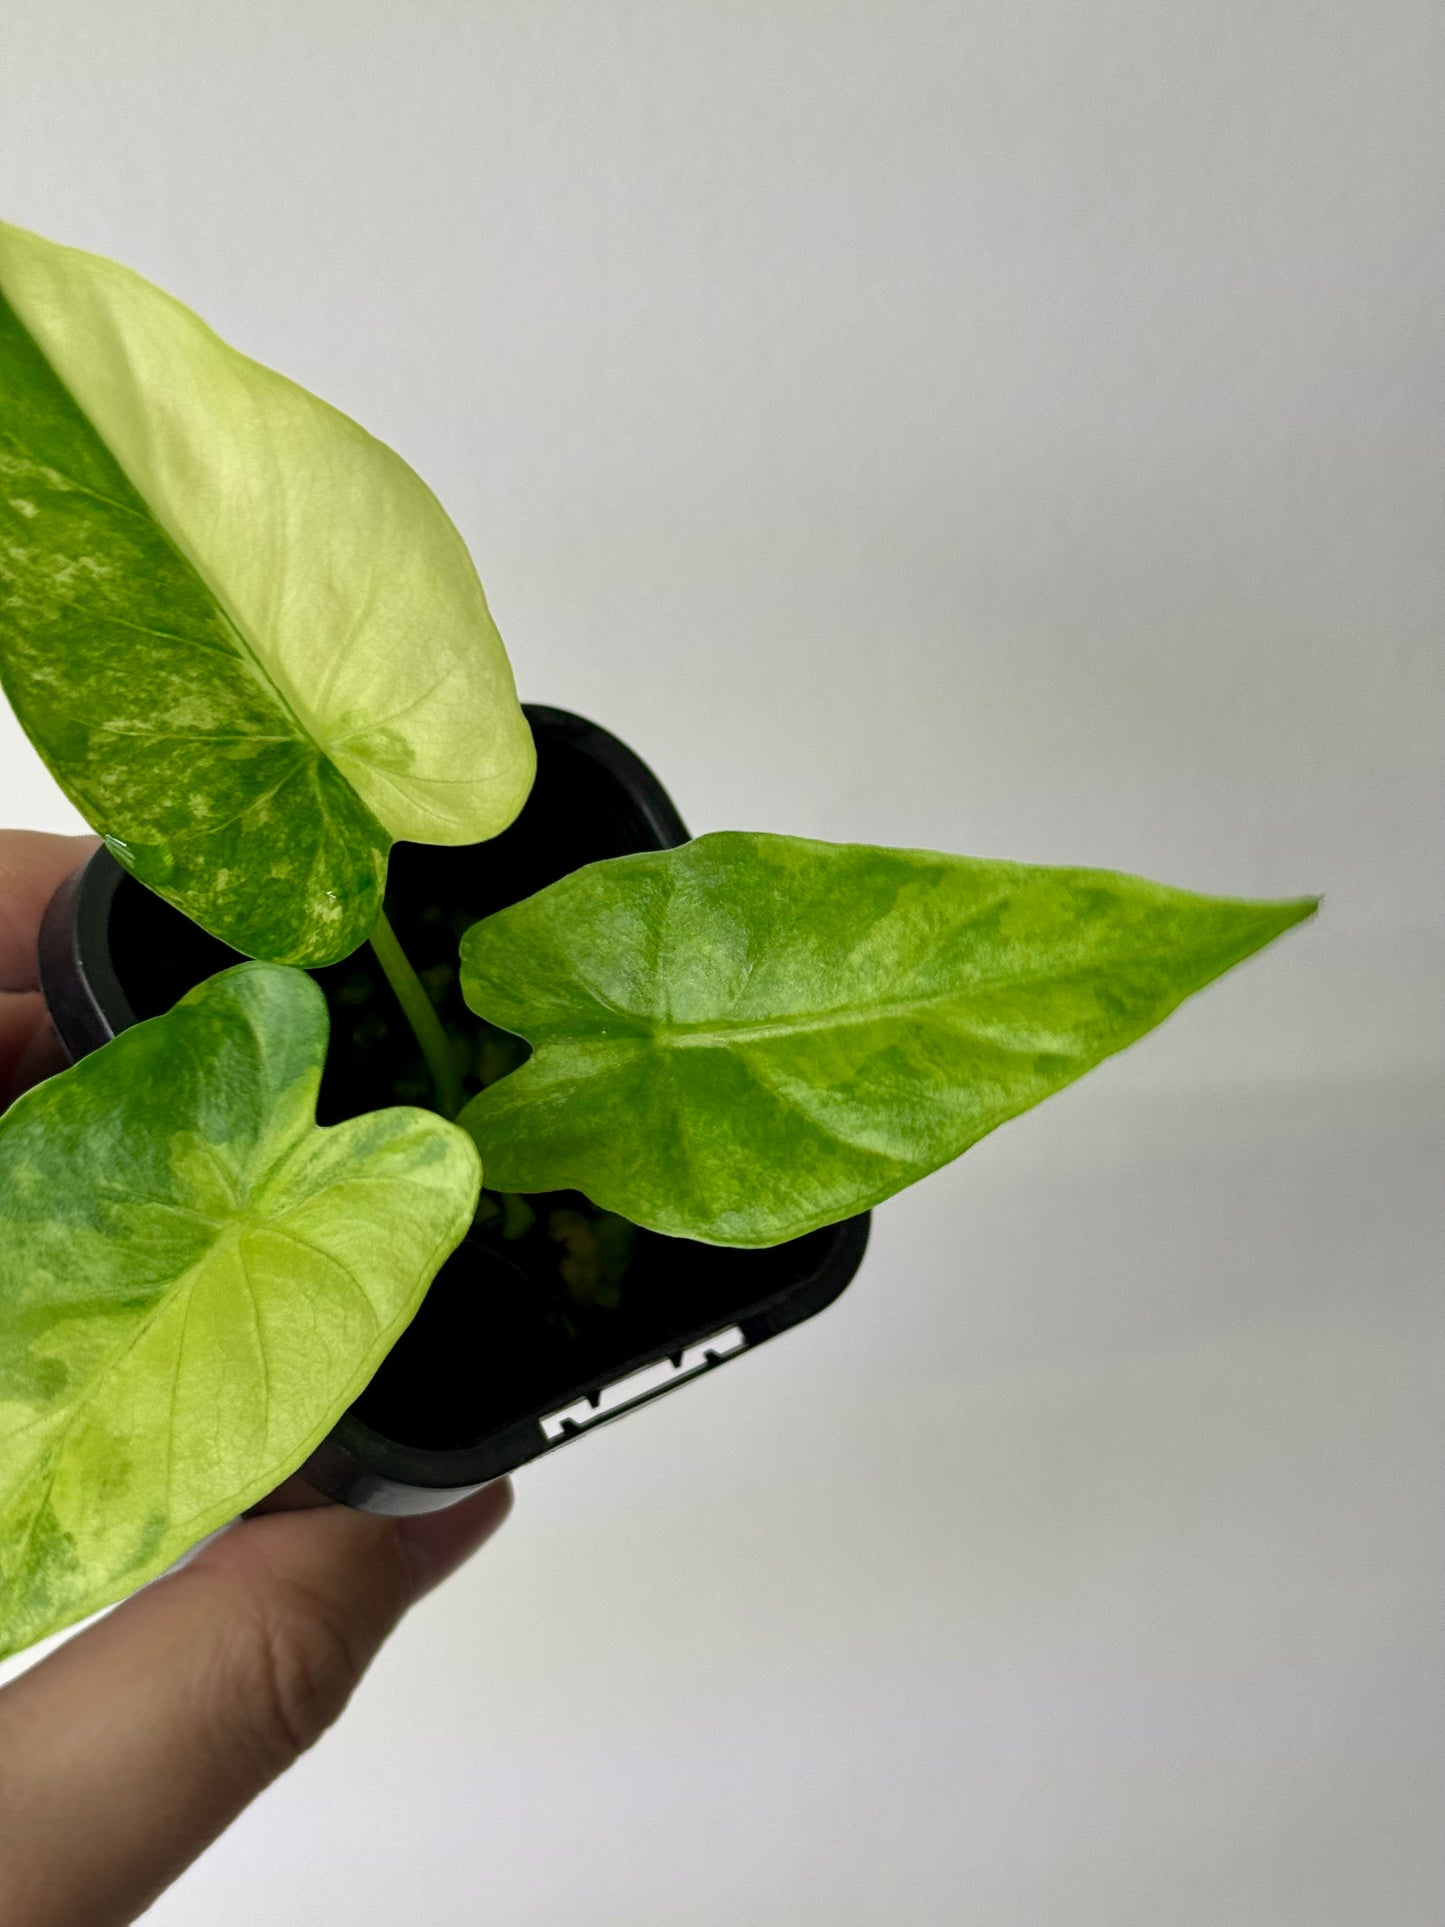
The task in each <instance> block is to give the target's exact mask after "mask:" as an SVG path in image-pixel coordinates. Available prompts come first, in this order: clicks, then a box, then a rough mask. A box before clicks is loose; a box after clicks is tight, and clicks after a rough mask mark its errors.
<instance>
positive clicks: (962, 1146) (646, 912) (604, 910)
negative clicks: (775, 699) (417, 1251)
mask: <svg viewBox="0 0 1445 1927" xmlns="http://www.w3.org/2000/svg"><path fill="white" fill-rule="evenodd" d="M1313 908H1314V904H1313V901H1312V900H1309V901H1299V902H1291V903H1251V902H1240V901H1236V900H1234V899H1231V898H1225V897H1201V896H1194V895H1192V894H1190V893H1189V892H1186V891H1183V890H1170V889H1166V888H1165V887H1164V886H1163V885H1162V884H1157V883H1145V882H1143V881H1141V880H1139V879H1138V878H1134V877H1125V876H1116V875H1113V874H1111V873H1109V872H1106V871H1099V870H1073V869H1042V868H1034V867H1031V866H1028V865H1025V864H1019V863H987V862H979V861H974V860H972V859H970V858H967V857H956V856H935V855H931V854H929V853H927V852H924V851H916V850H877V849H868V848H864V847H861V846H858V845H846V844H845V845H838V844H828V843H813V842H805V841H803V840H801V839H799V838H793V837H781V836H754V835H744V834H738V833H729V834H725V835H719V836H704V837H700V838H698V840H697V841H696V842H693V843H688V844H684V845H683V846H682V847H681V848H680V849H676V850H667V851H661V852H658V853H656V854H648V855H645V856H631V857H622V858H620V859H617V860H615V861H612V862H608V863H596V864H592V865H590V866H589V867H588V868H586V869H583V870H578V871H577V872H575V873H574V874H573V875H571V876H568V877H564V878H563V879H562V880H561V882H559V883H555V884H553V885H552V886H551V887H550V888H549V889H546V890H543V891H541V892H540V893H539V894H538V895H536V896H534V897H530V898H528V899H527V901H526V902H524V903H519V904H517V905H515V906H514V907H513V908H511V909H509V910H504V911H502V912H500V914H498V915H496V916H493V917H489V918H487V919H486V921H485V922H483V923H480V924H477V925H475V926H474V927H473V929H471V930H470V931H469V932H468V934H467V936H466V938H465V939H464V942H463V977H462V981H463V988H464V990H465V993H466V997H467V1001H468V1002H469V1003H470V1005H471V1006H472V1008H473V1009H474V1010H475V1011H477V1012H478V1013H479V1014H480V1015H481V1016H483V1017H485V1018H487V1019H489V1020H490V1021H491V1022H492V1023H494V1024H498V1025H500V1026H501V1027H502V1028H503V1029H504V1030H508V1031H513V1032H515V1033H517V1034H518V1035H519V1036H522V1037H525V1038H526V1039H527V1040H528V1041H529V1042H530V1043H531V1044H533V1045H534V1046H535V1054H534V1055H533V1056H532V1057H531V1058H530V1059H529V1061H528V1062H527V1063H526V1064H524V1065H523V1066H522V1068H521V1069H520V1070H517V1071H514V1072H512V1074H511V1075H510V1076H508V1077H505V1078H503V1079H502V1080H501V1081H500V1082H499V1083H497V1084H494V1085H492V1086H491V1087H490V1088H489V1089H487V1090H485V1091H483V1092H482V1093H481V1095H480V1096H479V1097H476V1098H474V1099H473V1100H472V1102H471V1104H470V1105H469V1106H468V1107H467V1109H466V1110H465V1111H464V1112H463V1113H462V1116H461V1118H460V1120H459V1122H461V1123H462V1124H463V1125H464V1126H465V1127H466V1128H467V1129H468V1130H469V1131H470V1132H471V1133H472V1135H473V1136H474V1137H475V1139H476V1141H477V1143H478V1145H479V1146H480V1148H481V1151H482V1155H483V1158H484V1159H485V1161H486V1165H487V1182H488V1184H489V1185H491V1186H493V1187H495V1188H496V1189H497V1190H500V1191H552V1190H567V1189H575V1190H579V1191H583V1192H585V1193H586V1195H587V1196H588V1197H590V1198H591V1199H593V1201H594V1202H595V1203H597V1204H599V1205H602V1206H604V1207H605V1208H606V1209H608V1210H612V1211H617V1212H620V1213H621V1214H622V1215H623V1216H624V1217H627V1218H631V1219H633V1220H635V1221H636V1222H637V1223H639V1224H644V1225H649V1226H651V1227H652V1228H653V1229H654V1230H657V1231H666V1232H672V1233H674V1234H676V1235H679V1236H682V1237H691V1238H698V1239H702V1240H705V1241H707V1242H710V1243H715V1244H735V1245H767V1244H776V1243H778V1242H780V1241H781V1240H782V1239H785V1238H791V1237H796V1236H798V1235H800V1234H801V1233H803V1232H805V1231H811V1230H814V1229H815V1228H816V1227H817V1226H819V1225H824V1224H830V1223H833V1222H835V1221H836V1220H838V1219H840V1218H844V1217H847V1216H849V1215H850V1214H851V1213H853V1212H855V1211H861V1210H863V1209H865V1208H866V1207H868V1206H870V1205H874V1204H877V1203H878V1202H879V1201H880V1200H881V1199H883V1198H886V1197H889V1196H891V1195H892V1194H893V1193H894V1192H895V1191H900V1190H902V1189H903V1187H904V1186H905V1185H907V1184H912V1183H913V1182H914V1181H915V1179H918V1178H921V1177H923V1176H924V1175H925V1173H927V1172H929V1171H933V1170H936V1169H937V1168H938V1166H939V1165H941V1164H946V1163H947V1162H948V1161H949V1159H951V1158H955V1157H957V1156H958V1154H959V1153H960V1152H961V1151H964V1150H966V1149H967V1147H968V1146H969V1145H970V1144H972V1143H974V1142H975V1141H976V1140H977V1139H978V1138H980V1137H982V1136H983V1135H984V1133H985V1132H987V1131H991V1130H993V1129H994V1127H995V1126H996V1125H999V1124H1002V1123H1003V1122H1004V1120H1005V1119H1006V1118H1010V1117H1013V1116H1015V1115H1016V1114H1017V1113H1018V1112H1019V1111H1024V1110H1027V1109H1028V1107H1029V1106H1030V1105H1031V1104H1037V1103H1038V1102H1039V1100H1040V1099H1041V1098H1044V1097H1047V1096H1048V1095H1049V1094H1050V1092H1052V1091H1057V1090H1059V1089H1061V1088H1062V1087H1063V1086H1064V1085H1065V1084H1069V1083H1071V1082H1072V1081H1073V1080H1074V1079H1075V1078H1076V1077H1079V1076H1081V1075H1082V1074H1083V1072H1085V1071H1087V1070H1088V1069H1090V1068H1091V1066H1093V1065H1095V1064H1097V1063H1098V1062H1099V1061H1100V1060H1101V1059H1102V1058H1105V1057H1107V1056H1109V1055H1110V1053H1111V1052H1113V1051H1117V1050H1120V1049H1122V1048H1123V1046H1124V1045H1126V1044H1129V1043H1132V1042H1133V1040H1134V1039H1135V1038H1136V1037H1139V1036H1141V1035H1142V1034H1143V1033H1144V1032H1145V1031H1146V1030H1149V1029H1150V1028H1152V1026H1153V1025H1155V1024H1157V1023H1158V1022H1159V1021H1160V1019H1161V1018H1163V1017H1165V1016H1167V1015H1168V1013H1169V1012H1170V1011H1171V1010H1173V1009H1174V1007H1175V1005H1176V1004H1178V1003H1180V1002H1181V1001H1182V1000H1183V999H1184V998H1185V997H1187V996H1188V995H1189V994H1190V993H1191V992H1192V991H1195V990H1198V989H1199V988H1200V987H1201V986H1202V985H1204V984H1207V983H1208V982H1209V981H1210V979H1211V978H1214V977H1217V976H1219V974H1220V973H1221V972H1222V971H1225V970H1228V969H1229V967H1230V965H1231V964H1235V963H1238V962H1239V960H1240V959H1241V958H1242V957H1247V956H1248V955H1249V954H1250V952H1251V951H1254V950H1258V949H1259V948H1260V947H1261V945H1263V944H1266V943H1268V942H1269V941H1270V939H1271V938H1273V937H1276V936H1278V935H1279V934H1280V932H1281V931H1282V930H1285V929H1287V928H1288V927H1289V926H1290V925H1291V924H1293V923H1298V922H1299V921H1300V919H1301V918H1303V917H1307V916H1308V915H1309V914H1310V913H1311V911H1312V910H1313Z"/></svg>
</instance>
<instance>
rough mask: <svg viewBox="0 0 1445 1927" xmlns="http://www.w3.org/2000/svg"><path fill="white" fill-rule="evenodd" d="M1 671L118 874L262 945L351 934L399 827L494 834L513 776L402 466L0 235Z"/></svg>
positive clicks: (455, 839)
mask: <svg viewBox="0 0 1445 1927" xmlns="http://www.w3.org/2000/svg"><path fill="white" fill-rule="evenodd" d="M0 680H3V682H4V686H5V689H6V692H7V693H8V695H9V697H10V701H11V703H12V704H13V706H14V709H15V712H16V714H17V715H18V717H19V718H20V721H21V723H22V724H23V725H24V727H25V729H26V731H27V732H28V733H29V735H30V737H31V740H32V741H33V742H34V743H35V745H36V747H37V748H38V749H39V751H40V753H41V755H42V756H44V758H45V760H46V762H47V763H48V764H49V765H50V768H51V770H52V771H53V773H54V775H55V776H56V778H57V780H58V781H59V782H60V784H61V786H62V787H63V789H64V790H65V792H66V794H67V795H68V796H69V797H70V798H71V799H72V801H73V802H74V803H75V804H76V805H77V806H78V808H80V809H81V810H82V811H83V812H84V814H85V816H86V817H87V819H88V820H89V821H90V822H91V824H93V825H94V827H95V828H96V829H98V830H99V831H101V832H102V834H103V835H105V836H106V837H107V838H108V839H109V840H110V843H111V847H112V848H113V849H114V850H115V853H116V855H117V856H118V857H119V858H120V859H121V861H122V862H124V863H125V864H126V865H127V867H128V868H130V869H131V870H133V871H134V873H135V874H136V876H138V877H139V878H140V879H141V881H142V882H143V883H146V884H149V885H150V887H151V888H152V889H154V890H157V891H158V892H159V893H160V894H161V895H162V896H164V897H167V898H169V900H170V901H171V902H172V903H174V904H177V905H178V906H179V907H180V908H181V909H182V910H184V911H185V912H186V913H187V914H188V915H189V916H191V917H193V918H195V920H196V921H197V922H198V923H200V924H203V925H204V926H205V928H206V929H208V930H210V931H212V932H213V933H214V934H215V935H216V936H218V937H221V938H223V939H224V940H225V941H226V942H227V943H229V944H232V945H234V946H235V948H236V949H238V950H240V951H242V952H244V953H245V954H246V955H248V956H259V957H267V958H270V959H271V960H273V961H275V962H283V963H304V964H320V963H326V962H329V961H331V960H333V959H335V958H337V957H342V956H345V955H346V954H347V953H348V952H349V951H351V950H354V949H355V948H356V946H357V945H358V944H360V943H361V942H363V941H364V940H365V938H366V937H367V936H368V935H369V934H370V931H371V927H372V924H373V923H374V922H375V919H376V913H377V910H378V909H379V908H380V904H381V895H382V887H383V882H384V879H385V874H386V859H387V852H388V851H389V849H390V847H391V845H392V843H393V842H394V841H395V840H397V839H398V838H403V837H404V838H407V839H409V840H411V841H414V842H420V843H474V842H479V841H480V840H482V839H483V838H485V837H489V836H494V835H495V834H496V833H497V832H498V831H499V830H501V829H503V828H505V827H506V825H507V824H508V823H509V822H510V821H511V819H512V817H513V816H515V814H516V812H517V810H518V809H519V808H520V807H521V804H522V802H523V799H524V798H525V796H526V794H527V790H528V788H529V786H530V784H531V780H532V772H533V767H534V763H533V751H532V742H531V736H530V733H529V731H528V729H527V725H526V721H525V719H524V718H523V716H522V713H521V710H520V709H519V707H518V704H517V699H516V693H515V690H514V687H513V683H512V674H511V669H510V667H509V665H508V663H507V657H506V652H505V651H504V649H503V647H502V643H501V638H500V637H499V636H498V634H497V632H496V629H495V627H494V626H493V623H492V619H491V616H490V615H489V613H488V610H487V605H486V600H485V598H484V596H483V594H482V588H481V584H480V583H479V582H478V580H477V577H476V572H475V570H474V569H473V567H472V563H471V559H470V557H469V556H468V554H467V551H466V548H465V546H464V545H463V543H462V540H461V537H460V536H459V535H458V534H457V532H456V530H455V529H454V528H453V526H452V524H451V523H450V522H449V521H448V519H447V517H446V515H445V513H444V512H443V510H442V509H441V507H440V506H439V504H438V503H437V501H436V499H435V498H434V497H433V496H432V494H431V493H430V491H429V490H428V489H427V488H426V487H425V485H424V484H423V483H422V482H421V481H420V480H418V478H417V477H416V475H414V474H413V473H412V471H411V470H410V469H409V468H408V467H407V465H406V464H405V462H403V461H402V460H401V459H400V458H399V457H398V456H396V455H394V454H393V453H392V452H391V450H390V449H388V448H385V447H383V445H382V444H381V443H380V442H377V441H374V440H373V439H372V437H371V436H370V435H368V434H366V433H365V432H364V431H363V430H362V429H360V428H358V427H357V426H356V424H355V423H354V422H352V421H349V420H348V419H347V417H346V416H344V415H341V414H338V413H337V411H336V410H335V409H333V408H330V407H328V406H327V405H326V403H325V402H322V401H318V400H317V399H316V397H315V396H313V395H309V394H307V393H306V391H305V390H304V389H302V388H298V387H297V386H296V385H295V383H293V382H290V381H287V380H285V379H284V378H283V377H282V376H280V375H277V374H273V373H272V372H271V371H270V370H269V369H267V368H262V367H260V366H259V365H258V364H257V363H256V362H254V361H251V360H248V358H247V357H246V356H245V355H241V354H238V353H237V352H236V351H235V350H234V349H233V348H229V347H227V345H226V344H225V342H223V341H221V340H219V339H218V338H217V337H216V336H215V335H214V334H212V333H211V331H210V329H209V328H207V327H206V326H205V325H204V323H202V322H201V321H199V320H198V319H197V318H196V316H195V315H193V314H192V313H191V312H190V310H189V309H187V308H184V307H182V306H181V304H180V303H179V302H178V301H174V300H172V299H171V297H170V296H169V295H167V294H163V293H162V292H161V290H160V289H159V288H155V287H152V286H151V284H150V283H149V282H147V281H143V280H142V279H141V278H140V276H139V275H137V274H132V273H131V272H130V271H129V269H126V268H122V267H119V266H117V265H116V264H115V263H114V262H111V261H105V260H102V259H100V258H99V257H98V256H96V255H91V254H82V253H78V252H77V251H76V250H74V249H72V248H62V247H57V246H55V245H53V244H52V243H50V242H48V241H43V240H40V239H39V238H38V237H37V236H35V235H33V234H27V233H25V232H23V231H22V230H21V229H19V228H13V227H7V226H4V225H3V224H0Z"/></svg>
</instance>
